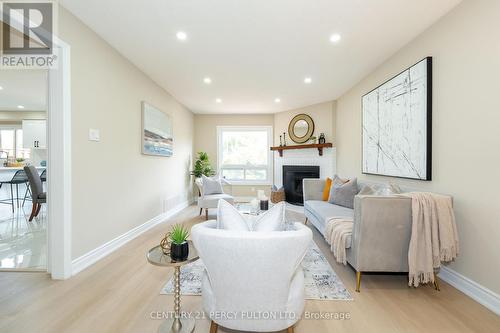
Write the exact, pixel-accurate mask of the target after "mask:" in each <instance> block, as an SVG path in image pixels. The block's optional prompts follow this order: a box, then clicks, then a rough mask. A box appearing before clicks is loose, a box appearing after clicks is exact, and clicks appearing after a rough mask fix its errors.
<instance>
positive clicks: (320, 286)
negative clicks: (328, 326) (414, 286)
mask: <svg viewBox="0 0 500 333" xmlns="http://www.w3.org/2000/svg"><path fill="white" fill-rule="evenodd" d="M302 267H303V269H304V275H305V285H306V287H305V289H306V290H305V293H306V299H314V300H335V301H339V300H340V301H351V300H352V296H351V294H350V293H349V291H348V290H347V289H346V287H345V286H344V284H343V283H342V281H341V280H340V278H339V277H338V276H337V274H335V272H334V271H333V269H332V267H331V266H330V264H329V263H328V261H327V260H326V258H325V256H324V255H323V253H322V252H321V250H320V249H319V248H318V246H317V245H316V243H314V242H312V243H311V247H310V248H309V250H308V251H307V253H306V255H305V257H304V260H303V261H302ZM204 269H205V266H204V265H203V262H202V261H201V259H200V260H197V261H195V262H193V263H191V264H188V265H186V266H182V267H181V294H182V295H201V278H202V276H203V270H204ZM173 281H174V278H173V277H172V278H170V280H168V282H167V284H166V285H165V286H164V287H163V289H162V290H161V292H160V294H162V295H167V294H173V290H174V288H173Z"/></svg>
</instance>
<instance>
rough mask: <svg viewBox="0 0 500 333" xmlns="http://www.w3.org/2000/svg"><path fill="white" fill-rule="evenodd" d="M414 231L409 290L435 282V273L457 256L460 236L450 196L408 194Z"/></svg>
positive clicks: (409, 254) (410, 258) (410, 251)
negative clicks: (411, 287) (442, 263)
mask: <svg viewBox="0 0 500 333" xmlns="http://www.w3.org/2000/svg"><path fill="white" fill-rule="evenodd" d="M400 195H402V196H406V197H410V198H411V202H412V204H411V206H412V230H411V238H410V246H409V249H408V266H409V267H408V268H409V272H408V275H409V282H408V285H409V286H415V287H418V285H419V284H423V283H429V282H434V269H436V268H439V267H440V266H441V262H449V261H452V260H454V259H455V258H456V257H457V256H458V232H457V226H456V223H455V215H454V213H453V207H452V200H451V197H449V196H444V195H439V194H434V193H427V192H408V193H403V194H400Z"/></svg>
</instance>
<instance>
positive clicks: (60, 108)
mask: <svg viewBox="0 0 500 333" xmlns="http://www.w3.org/2000/svg"><path fill="white" fill-rule="evenodd" d="M0 13H1V11H0ZM11 20H16V21H17V26H18V27H22V26H23V22H21V21H19V20H18V19H17V18H16V17H12V18H11ZM20 32H21V33H24V32H23V31H20ZM52 37H53V38H52V39H53V41H52V42H53V50H54V54H55V55H57V62H58V63H57V66H56V68H53V69H49V71H48V82H49V93H48V112H47V120H48V121H47V124H48V125H47V132H48V133H47V138H48V140H47V144H48V159H47V160H48V161H47V187H48V191H47V208H48V209H47V221H48V223H47V230H48V255H47V258H48V262H47V271H48V272H49V273H50V274H51V276H52V278H53V279H67V278H69V277H71V58H70V46H69V45H68V44H67V43H65V42H64V41H63V40H61V39H59V38H58V37H57V36H52Z"/></svg>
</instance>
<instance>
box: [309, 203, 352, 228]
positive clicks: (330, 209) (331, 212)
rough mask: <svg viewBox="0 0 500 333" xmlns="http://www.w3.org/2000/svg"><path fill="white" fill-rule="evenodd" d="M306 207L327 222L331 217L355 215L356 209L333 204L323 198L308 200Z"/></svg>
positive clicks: (319, 218)
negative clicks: (322, 199)
mask: <svg viewBox="0 0 500 333" xmlns="http://www.w3.org/2000/svg"><path fill="white" fill-rule="evenodd" d="M304 208H305V209H307V210H308V211H310V212H311V213H312V214H313V215H314V216H315V217H316V218H317V219H318V220H320V221H321V222H323V223H325V222H326V220H328V219H330V218H331V217H354V209H351V208H347V207H342V206H338V205H334V204H331V203H329V202H326V201H321V200H307V201H306V202H305V204H304Z"/></svg>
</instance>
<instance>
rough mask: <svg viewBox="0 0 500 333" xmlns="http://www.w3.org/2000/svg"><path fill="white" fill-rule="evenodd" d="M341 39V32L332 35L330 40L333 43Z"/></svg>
mask: <svg viewBox="0 0 500 333" xmlns="http://www.w3.org/2000/svg"><path fill="white" fill-rule="evenodd" d="M341 39H342V37H341V36H340V35H339V34H333V35H331V36H330V42H332V43H338V42H340V40H341Z"/></svg>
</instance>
